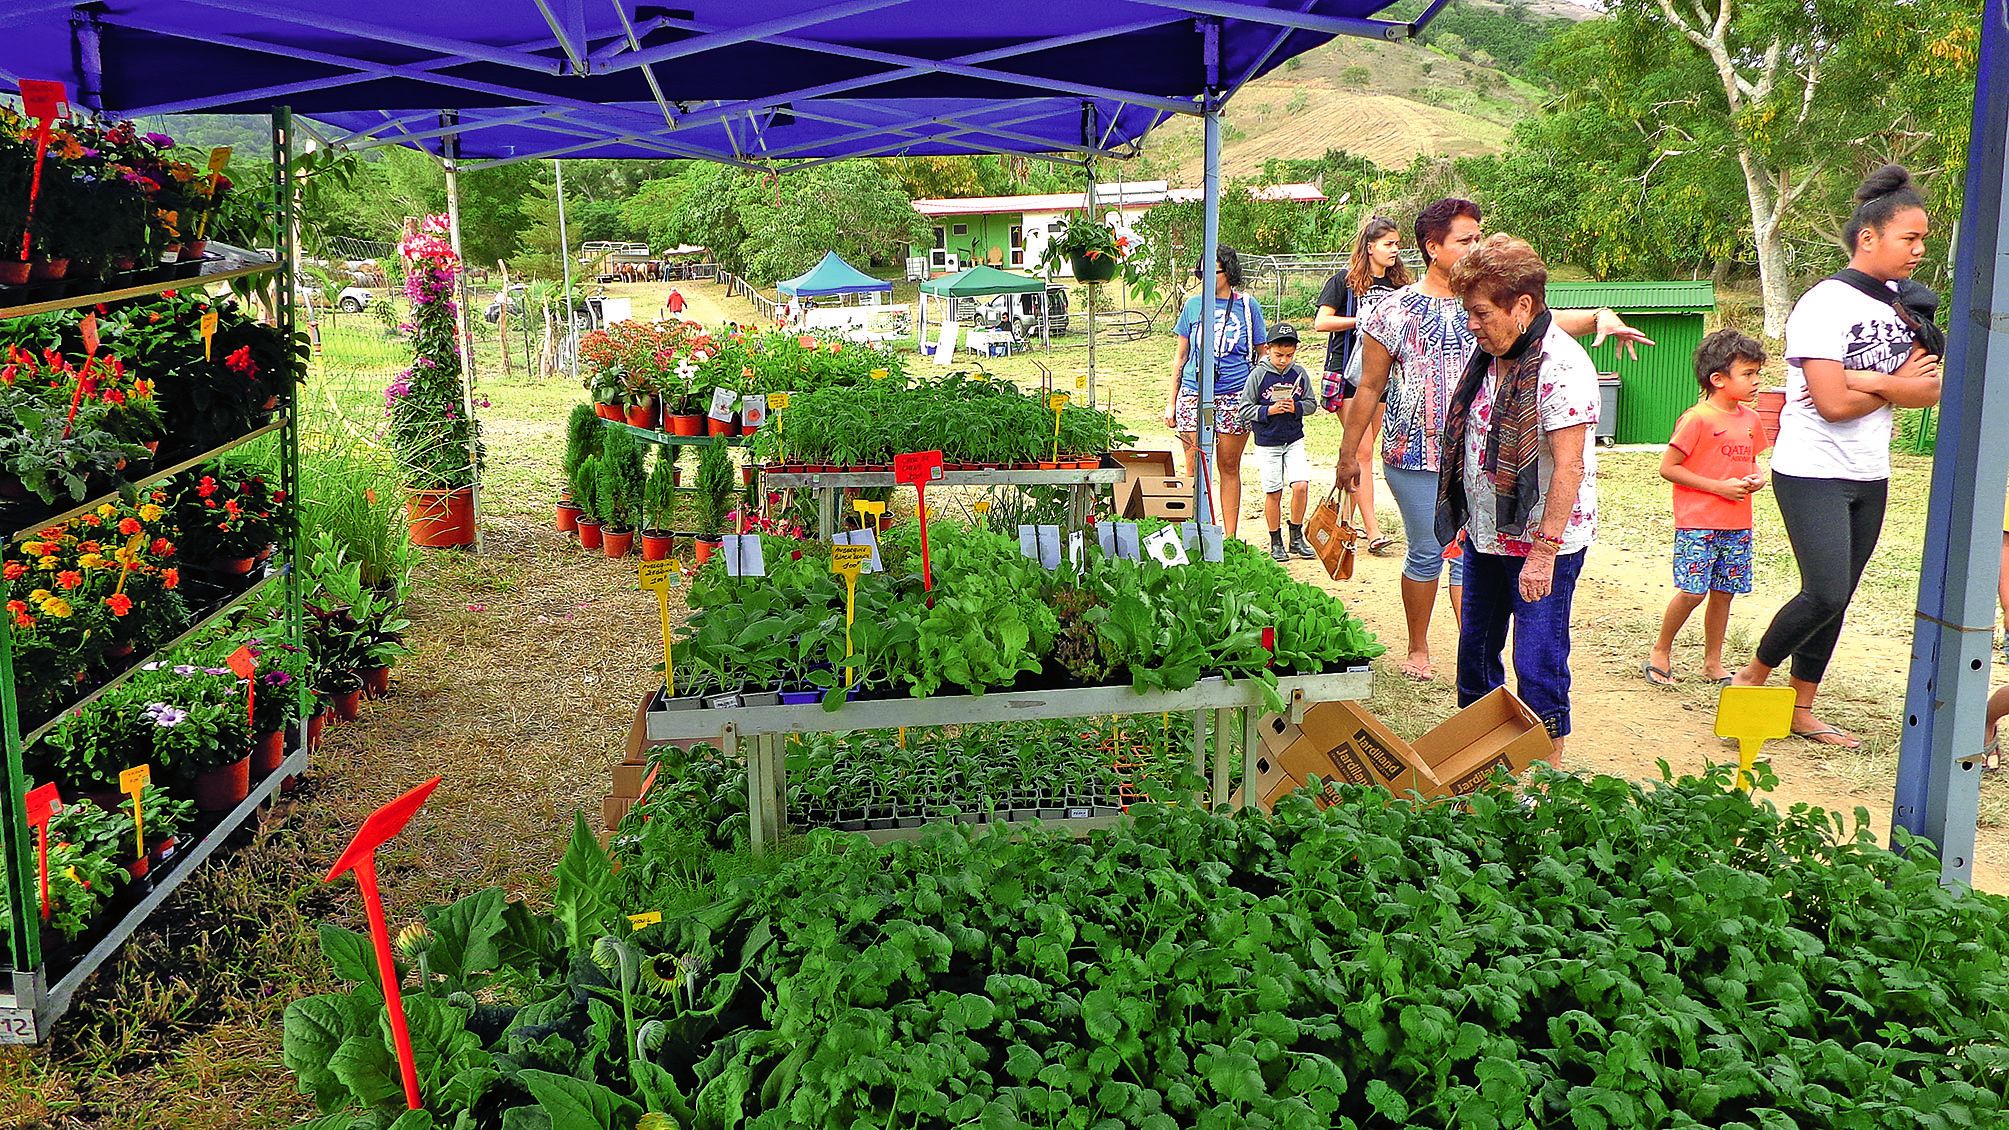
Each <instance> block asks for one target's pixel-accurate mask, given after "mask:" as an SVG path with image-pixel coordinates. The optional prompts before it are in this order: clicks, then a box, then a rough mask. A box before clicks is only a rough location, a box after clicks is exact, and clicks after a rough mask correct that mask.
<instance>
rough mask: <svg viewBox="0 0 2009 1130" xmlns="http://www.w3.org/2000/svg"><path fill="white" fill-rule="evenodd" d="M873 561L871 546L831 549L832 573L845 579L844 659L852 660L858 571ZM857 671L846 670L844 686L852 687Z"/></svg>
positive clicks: (856, 609) (848, 668)
mask: <svg viewBox="0 0 2009 1130" xmlns="http://www.w3.org/2000/svg"><path fill="white" fill-rule="evenodd" d="M871 559H872V547H871V546H869V545H833V546H831V547H830V571H831V572H833V573H836V574H837V575H838V576H840V577H843V578H844V658H846V659H849V658H851V622H852V620H853V619H854V618H855V617H856V616H857V614H858V571H859V570H860V569H863V568H864V567H865V563H866V562H867V561H870V560H871ZM856 674H857V669H856V668H854V667H849V666H847V667H845V668H844V685H845V686H847V687H848V686H850V685H851V681H852V679H853V678H854V677H856Z"/></svg>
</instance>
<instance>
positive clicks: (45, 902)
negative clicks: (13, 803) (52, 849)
mask: <svg viewBox="0 0 2009 1130" xmlns="http://www.w3.org/2000/svg"><path fill="white" fill-rule="evenodd" d="M24 799H26V800H27V802H28V826H29V827H30V828H33V829H35V858H36V860H37V861H38V864H39V870H40V872H41V878H42V917H44V918H47V917H49V817H51V816H54V815H55V814H56V812H57V810H59V809H61V808H62V807H63V802H62V799H61V798H60V797H58V796H57V794H56V782H54V781H50V782H49V783H48V784H46V785H39V786H37V787H35V788H33V789H30V790H29V791H28V795H27V797H26V798H24Z"/></svg>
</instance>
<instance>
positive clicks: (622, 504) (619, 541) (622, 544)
mask: <svg viewBox="0 0 2009 1130" xmlns="http://www.w3.org/2000/svg"><path fill="white" fill-rule="evenodd" d="M599 463H600V466H599V471H600V494H599V503H600V515H601V517H600V544H601V549H602V552H604V553H606V555H607V556H609V557H626V556H627V555H628V550H629V549H630V548H631V547H632V546H633V545H634V543H635V513H636V510H637V508H638V506H639V504H640V502H641V494H642V491H641V489H640V488H641V487H642V485H643V483H642V481H638V480H635V479H631V478H630V477H629V474H628V469H627V467H626V466H625V465H624V464H623V463H622V462H621V461H620V460H618V459H616V458H614V457H613V456H612V455H604V456H602V457H601V458H600V460H599Z"/></svg>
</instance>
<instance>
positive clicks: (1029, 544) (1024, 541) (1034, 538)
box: [1018, 525, 1039, 561]
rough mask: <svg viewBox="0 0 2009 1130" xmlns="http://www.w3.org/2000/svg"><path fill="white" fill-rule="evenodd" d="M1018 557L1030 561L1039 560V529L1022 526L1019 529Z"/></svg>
mask: <svg viewBox="0 0 2009 1130" xmlns="http://www.w3.org/2000/svg"><path fill="white" fill-rule="evenodd" d="M1018 555H1019V556H1020V557H1023V558H1025V559H1026V560H1028V561H1037V560H1039V527H1038V526H1027V525H1020V526H1019V528H1018Z"/></svg>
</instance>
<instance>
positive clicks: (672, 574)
mask: <svg viewBox="0 0 2009 1130" xmlns="http://www.w3.org/2000/svg"><path fill="white" fill-rule="evenodd" d="M682 577H683V566H681V565H679V564H678V563H677V562H675V561H644V562H642V565H641V573H640V581H641V589H642V591H643V592H652V593H655V594H656V612H657V614H658V615H659V616H660V617H661V618H662V622H663V689H664V690H665V691H666V692H668V693H669V695H670V697H672V698H675V697H676V694H677V669H676V667H675V665H673V664H672V663H671V661H670V589H671V587H672V586H674V585H675V584H676V583H677V581H678V580H680V579H681V578H682Z"/></svg>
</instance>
